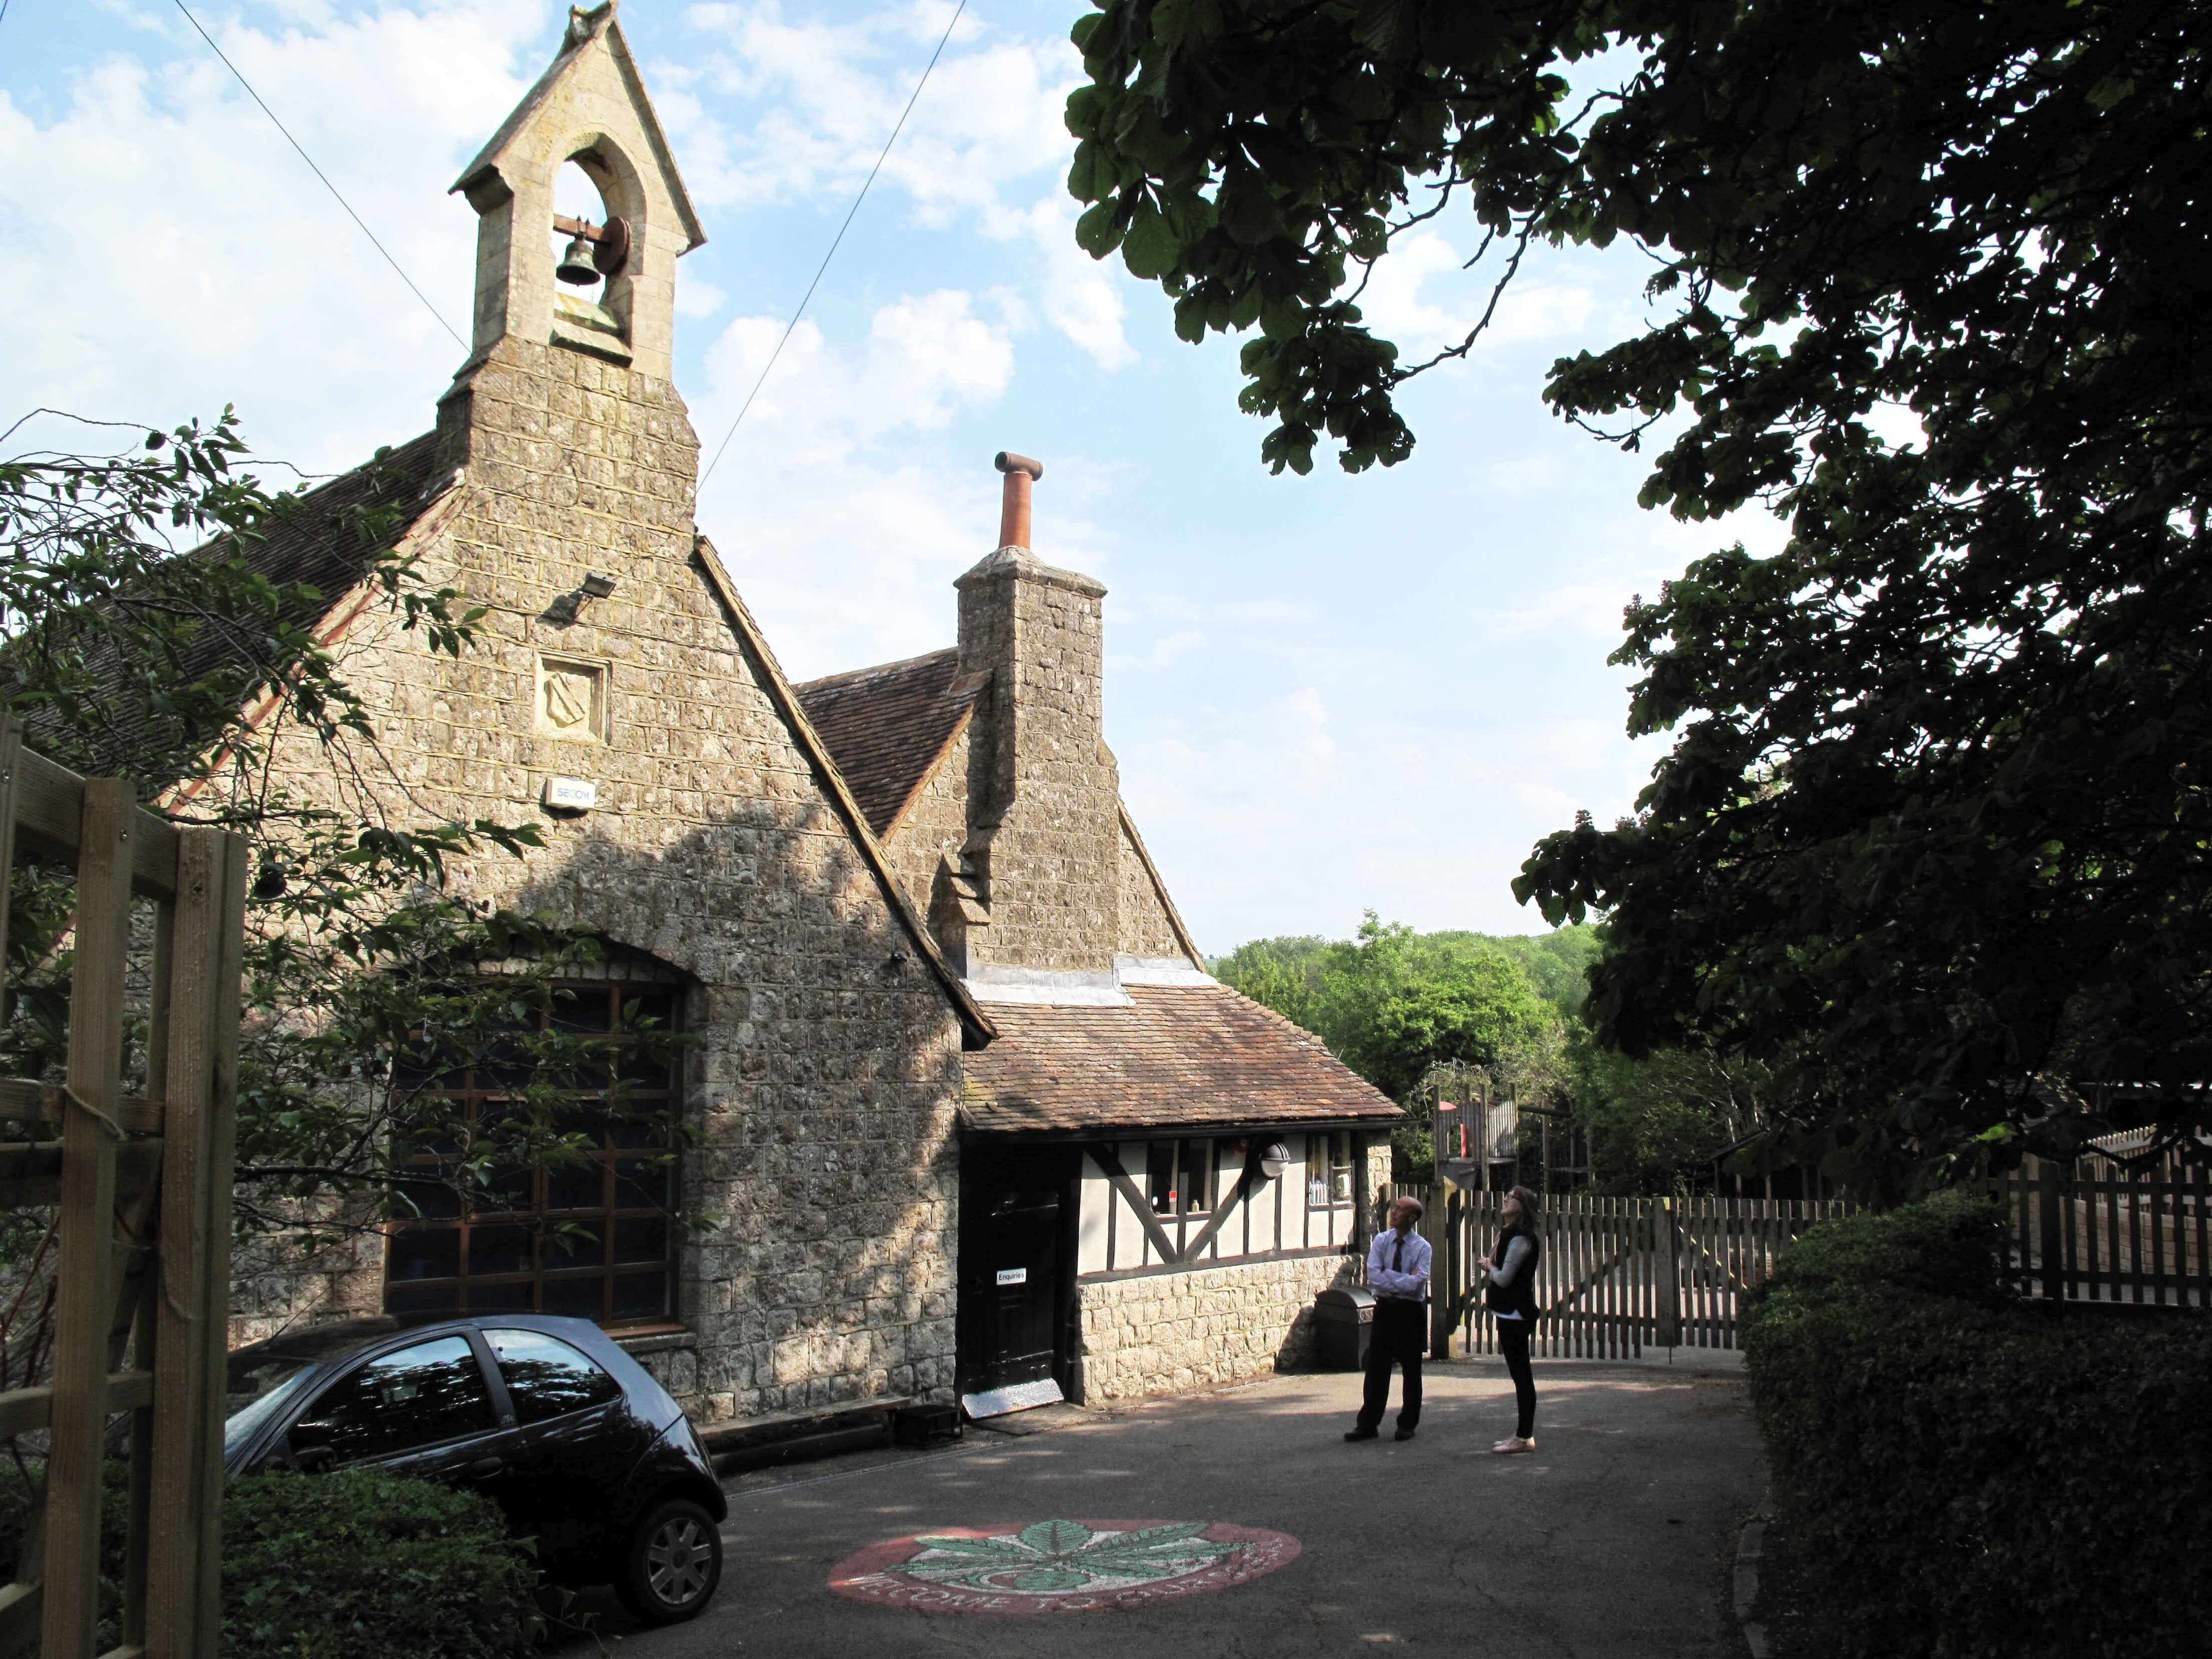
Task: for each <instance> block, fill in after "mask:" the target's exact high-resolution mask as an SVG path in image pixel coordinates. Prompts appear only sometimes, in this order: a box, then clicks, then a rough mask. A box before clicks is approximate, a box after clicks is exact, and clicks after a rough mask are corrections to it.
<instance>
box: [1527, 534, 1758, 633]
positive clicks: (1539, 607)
mask: <svg viewBox="0 0 2212 1659" xmlns="http://www.w3.org/2000/svg"><path fill="white" fill-rule="evenodd" d="M1788 533H1789V532H1788V530H1787V528H1786V527H1785V526H1784V525H1783V524H1782V523H1781V522H1780V521H1779V520H1777V519H1776V518H1775V517H1774V516H1773V515H1772V514H1771V513H1765V512H1762V511H1759V509H1757V508H1755V507H1747V508H1744V509H1742V510H1741V511H1739V512H1736V513H1730V514H1729V515H1728V516H1727V517H1726V518H1723V519H1719V520H1714V521H1712V522H1711V523H1706V524H1692V523H1686V522H1683V521H1680V520H1674V519H1670V518H1666V517H1663V516H1662V515H1660V514H1657V513H1638V514H1636V515H1634V516H1632V517H1626V518H1620V519H1615V520H1611V521H1610V522H1608V523H1607V525H1606V526H1604V527H1603V529H1602V530H1601V533H1600V534H1599V535H1598V536H1597V537H1596V538H1595V542H1594V545H1595V550H1594V551H1589V552H1586V553H1585V554H1584V555H1583V556H1582V557H1581V558H1580V559H1579V560H1577V562H1575V563H1574V564H1573V565H1572V567H1571V569H1570V570H1569V572H1568V574H1567V579H1566V580H1564V581H1560V582H1558V583H1555V584H1554V585H1553V586H1550V587H1547V588H1546V589H1544V590H1543V591H1542V592H1539V593H1538V594H1536V595H1535V596H1534V598H1533V599H1530V600H1529V601H1528V603H1526V604H1523V605H1516V606H1514V607H1512V608H1510V609H1509V610H1505V611H1499V612H1498V613H1497V614H1496V615H1495V616H1493V617H1492V618H1491V619H1490V625H1491V629H1492V632H1494V633H1496V634H1498V635H1506V636H1512V635H1534V634H1549V633H1566V634H1573V635H1580V636H1581V637H1582V638H1583V639H1586V640H1589V641H1601V642H1603V643H1604V644H1606V645H1607V646H1612V645H1617V644H1619V643H1620V637H1621V613H1622V612H1623V611H1625V610H1626V608H1627V605H1628V602H1629V601H1630V600H1631V599H1633V598H1635V597H1636V596H1637V595H1638V594H1641V595H1643V596H1644V598H1645V599H1656V598H1657V597H1658V593H1659V588H1660V585H1661V584H1662V583H1663V582H1667V581H1669V580H1673V579H1674V577H1676V576H1679V575H1680V574H1682V571H1683V570H1684V568H1686V567H1687V566H1688V564H1689V563H1690V562H1691V561H1692V559H1696V558H1700V557H1702V556H1705V554H1707V553H1711V552H1713V551H1715V550H1717V549H1719V548H1723V547H1726V546H1728V545H1729V544H1730V543H1732V542H1739V541H1740V542H1741V543H1742V544H1744V546H1745V547H1746V548H1747V549H1748V550H1750V551H1751V552H1752V553H1753V554H1754V555H1755V556H1759V557H1770V556H1772V555H1773V554H1775V553H1778V552H1779V551H1780V550H1781V549H1782V545H1783V543H1784V540H1785V539H1786V538H1787V536H1788Z"/></svg>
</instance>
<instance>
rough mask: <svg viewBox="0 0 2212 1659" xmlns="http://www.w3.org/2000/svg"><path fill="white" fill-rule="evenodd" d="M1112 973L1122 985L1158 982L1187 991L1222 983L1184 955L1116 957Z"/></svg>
mask: <svg viewBox="0 0 2212 1659" xmlns="http://www.w3.org/2000/svg"><path fill="white" fill-rule="evenodd" d="M1114 975H1115V978H1116V979H1118V980H1120V981H1121V983H1122V984H1124V985H1160V986H1167V987H1178V988H1182V989H1188V990H1199V989H1202V988H1203V987H1206V986H1209V985H1218V984H1220V983H1221V981H1219V980H1218V979H1216V978H1214V977H1213V975H1211V974H1209V973H1206V972H1205V971H1204V970H1203V969H1200V968H1197V967H1195V966H1194V965H1193V964H1192V963H1190V961H1189V960H1188V958H1186V957H1115V958H1114Z"/></svg>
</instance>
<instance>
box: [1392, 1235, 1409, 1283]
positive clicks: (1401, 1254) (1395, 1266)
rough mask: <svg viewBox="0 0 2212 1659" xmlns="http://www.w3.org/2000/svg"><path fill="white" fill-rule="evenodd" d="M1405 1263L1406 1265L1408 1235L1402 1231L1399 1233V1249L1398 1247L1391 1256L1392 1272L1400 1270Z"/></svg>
mask: <svg viewBox="0 0 2212 1659" xmlns="http://www.w3.org/2000/svg"><path fill="white" fill-rule="evenodd" d="M1405 1265H1406V1235H1405V1234H1403V1233H1400V1234H1399V1235H1398V1248H1397V1249H1396V1250H1395V1251H1394V1252H1393V1253H1392V1255H1391V1257H1390V1271H1391V1272H1392V1273H1396V1272H1398V1271H1400V1270H1401V1268H1403V1267H1405Z"/></svg>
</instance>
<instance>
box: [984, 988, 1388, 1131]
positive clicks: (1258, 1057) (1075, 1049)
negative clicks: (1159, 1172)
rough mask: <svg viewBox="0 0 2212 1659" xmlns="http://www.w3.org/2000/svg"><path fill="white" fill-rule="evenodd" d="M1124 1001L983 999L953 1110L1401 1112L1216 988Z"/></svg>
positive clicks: (1015, 1125)
mask: <svg viewBox="0 0 2212 1659" xmlns="http://www.w3.org/2000/svg"><path fill="white" fill-rule="evenodd" d="M1127 992H1128V996H1129V1001H1130V1006H1128V1007H1127V1008H1080V1007H1047V1006H1032V1005H1028V1004H1018V1003H994V1004H992V1005H991V1018H992V1019H993V1021H994V1023H995V1024H997V1025H998V1028H999V1036H998V1038H997V1040H996V1041H995V1042H993V1043H992V1044H991V1045H990V1046H989V1047H988V1048H982V1049H980V1050H977V1051H975V1052H973V1053H970V1054H966V1055H963V1062H964V1070H965V1073H966V1079H965V1082H964V1085H963V1096H964V1097H963V1103H962V1113H963V1116H964V1117H965V1118H966V1120H967V1121H968V1123H969V1127H973V1128H977V1129H983V1130H991V1131H998V1132H1012V1131H1022V1130H1029V1131H1040V1130H1042V1131H1054V1132H1066V1131H1069V1130H1134V1129H1148V1128H1155V1127H1161V1128H1174V1129H1176V1130H1182V1129H1187V1128H1189V1127H1196V1126H1203V1125H1207V1124H1218V1125H1221V1126H1224V1127H1227V1126H1229V1125H1232V1124H1261V1123H1269V1122H1280V1123H1291V1122H1322V1121H1344V1122H1352V1121H1370V1122H1371V1121H1377V1120H1389V1119H1394V1118H1398V1117H1401V1116H1403V1115H1404V1114H1403V1113H1402V1112H1401V1110H1400V1109H1399V1108H1398V1107H1396V1106H1395V1105H1393V1104H1392V1103H1391V1102H1390V1100H1389V1097H1387V1096H1385V1095H1384V1094H1383V1092H1382V1091H1380V1090H1377V1089H1376V1088H1375V1087H1373V1086H1372V1085H1370V1084H1368V1083H1366V1082H1364V1081H1363V1080H1362V1079H1360V1078H1359V1077H1358V1075H1357V1074H1356V1073H1353V1072H1352V1070H1351V1068H1350V1067H1348V1066H1346V1065H1345V1064H1344V1063H1343V1062H1342V1061H1341V1060H1338V1059H1337V1058H1336V1056H1335V1055H1334V1054H1330V1053H1329V1051H1328V1048H1327V1047H1326V1046H1325V1045H1324V1044H1323V1043H1322V1041H1321V1039H1320V1038H1319V1037H1317V1036H1314V1035H1313V1034H1312V1033H1311V1032H1310V1031H1307V1030H1303V1029H1301V1028H1300V1027H1298V1026H1296V1025H1293V1024H1291V1022H1290V1021H1288V1020H1286V1019H1285V1018H1283V1017H1282V1016H1281V1015H1280V1014H1278V1013H1276V1012H1274V1011H1273V1009H1270V1008H1266V1007H1262V1006H1261V1005H1260V1004H1258V1003H1256V1002H1254V1001H1252V1000H1250V999H1249V998H1248V997H1244V996H1240V995H1239V994H1237V993H1236V992H1235V991H1232V990H1231V989H1230V988H1229V987H1227V986H1225V985H1206V986H1176V987H1165V986H1148V985H1132V986H1129V987H1127Z"/></svg>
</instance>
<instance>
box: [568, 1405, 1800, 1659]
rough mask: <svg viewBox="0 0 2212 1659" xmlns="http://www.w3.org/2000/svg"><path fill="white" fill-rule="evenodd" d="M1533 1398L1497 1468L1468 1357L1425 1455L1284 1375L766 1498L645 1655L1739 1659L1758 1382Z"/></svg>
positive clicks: (872, 1459)
mask: <svg viewBox="0 0 2212 1659" xmlns="http://www.w3.org/2000/svg"><path fill="white" fill-rule="evenodd" d="M1537 1382H1538V1387H1539V1389H1540V1391H1541V1397H1542V1406H1541V1414H1540V1418H1539V1422H1538V1429H1537V1435H1538V1441H1539V1443H1540V1445H1541V1450H1540V1451H1539V1452H1538V1453H1536V1454H1535V1455H1530V1456H1524V1457H1494V1456H1492V1455H1490V1452H1489V1447H1490V1444H1491V1443H1492V1441H1493V1440H1494V1439H1496V1438H1497V1437H1498V1436H1499V1435H1501V1434H1503V1433H1505V1432H1507V1431H1510V1428H1511V1426H1512V1425H1511V1398H1512V1394H1511V1387H1510V1383H1508V1382H1507V1380H1506V1378H1505V1376H1504V1371H1503V1370H1502V1368H1500V1367H1499V1366H1498V1364H1497V1363H1496V1362H1494V1361H1487V1362H1486V1361H1466V1362H1460V1363H1457V1364H1449V1365H1438V1366H1432V1367H1431V1369H1430V1373H1429V1390H1428V1408H1427V1414H1426V1417H1425V1421H1424V1423H1423V1425H1422V1428H1421V1431H1420V1434H1419V1437H1417V1438H1416V1439H1414V1440H1413V1441H1410V1442H1407V1443H1404V1444H1399V1443H1395V1442H1394V1441H1393V1440H1391V1438H1390V1437H1389V1424H1388V1423H1387V1422H1386V1424H1385V1426H1384V1434H1383V1438H1382V1439H1381V1440H1379V1441H1373V1442H1367V1443H1359V1444H1346V1443H1345V1442H1344V1441H1343V1440H1342V1439H1341V1438H1340V1435H1341V1433H1342V1431H1344V1429H1346V1427H1348V1426H1349V1425H1350V1421H1351V1418H1352V1411H1353V1409H1354V1407H1355V1406H1356V1405H1357V1402H1358V1378H1357V1377H1356V1376H1335V1375H1331V1376H1283V1377H1276V1378H1273V1379H1271V1380H1269V1381H1267V1382H1266V1383H1260V1384H1258V1385H1255V1386H1253V1387H1249V1388H1245V1389H1235V1390H1230V1391H1225V1392H1223V1393H1219V1394H1215V1395H1204V1396H1198V1397H1192V1398H1185V1399H1179V1400H1172V1401H1161V1402H1158V1403H1154V1404H1150V1405H1146V1406H1143V1407H1137V1408H1134V1409H1130V1410H1126V1411H1121V1412H1116V1413H1110V1414H1109V1413H1099V1414H1091V1413H1077V1412H1074V1411H1073V1410H1072V1409H1062V1410H1061V1411H1060V1412H1059V1413H1057V1420H1056V1421H1055V1420H1051V1419H1047V1420H1046V1421H1043V1422H1037V1423H1034V1424H1024V1422H1023V1421H1022V1419H1007V1423H1008V1426H1009V1427H1010V1428H1014V1429H1025V1428H1034V1429H1036V1430H1039V1431H1035V1432H1026V1433H1023V1434H1020V1435H1018V1436H1008V1435H1002V1434H995V1433H992V1432H990V1431H981V1430H976V1429H972V1428H971V1429H970V1431H969V1439H968V1441H967V1442H966V1443H964V1444H963V1445H961V1446H959V1447H958V1448H957V1449H951V1450H949V1451H938V1452H934V1453H930V1454H904V1455H893V1454H880V1455H874V1456H864V1457H863V1458H861V1459H857V1460H848V1461H846V1462H830V1463H818V1464H813V1465H810V1466H805V1467H802V1468H796V1469H791V1470H786V1471H781V1472H779V1473H778V1474H775V1475H773V1476H762V1475H756V1476H751V1477H748V1478H747V1479H746V1480H741V1481H739V1482H737V1483H735V1484H734V1485H733V1486H732V1497H731V1513H730V1518H729V1521H728V1523H727V1524H726V1527H725V1528H724V1529H723V1537H724V1540H725V1547H726V1552H727V1563H728V1565H727V1568H726V1573H725V1577H724V1578H723V1582H722V1589H721V1592H720V1595H719V1596H718V1597H717V1598H716V1600H715V1602H714V1606H713V1607H710V1608H709V1609H708V1612H707V1613H705V1614H704V1615H703V1616H702V1617H701V1618H700V1619H699V1620H696V1621H695V1622H694V1623H692V1624H690V1625H686V1626H678V1627H676V1628H674V1629H671V1630H666V1631H650V1632H636V1633H635V1634H627V1635H626V1636H625V1639H624V1641H623V1644H622V1651H623V1653H624V1654H625V1655H626V1656H635V1659H705V1656H708V1655H713V1656H732V1655H762V1656H775V1659H783V1656H792V1659H803V1656H814V1655H821V1656H833V1655H834V1656H837V1659H851V1656H855V1655H859V1656H869V1659H876V1656H882V1659H899V1656H906V1655H933V1654H939V1653H945V1654H987V1655H996V1654H1006V1655H1010V1656H1011V1655H1016V1654H1020V1655H1030V1654H1037V1653H1043V1654H1046V1655H1048V1656H1049V1659H1092V1656H1098V1659H1139V1656H1151V1655H1154V1654H1158V1655H1163V1656H1165V1655H1174V1656H1177V1659H1208V1656H1223V1659H1227V1656H1240V1659H1241V1656H1254V1659H1257V1656H1262V1655H1265V1656H1275V1655H1281V1654H1290V1653H1320V1654H1352V1653H1366V1652H1370V1651H1372V1650H1373V1649H1374V1648H1375V1647H1376V1646H1383V1645H1395V1646H1407V1647H1422V1646H1425V1647H1429V1648H1432V1649H1436V1650H1440V1651H1449V1652H1453V1653H1467V1654H1492V1653H1494V1654H1498V1655H1500V1656H1505V1655H1510V1656H1514V1659H1536V1656H1549V1655H1562V1656H1612V1655H1619V1656H1623V1659H1626V1656H1637V1659H1662V1656H1670V1655H1680V1656H1699V1659H1704V1656H1722V1655H1727V1656H1736V1655H1740V1654H1741V1652H1742V1651H1743V1648H1742V1644H1741V1638H1739V1637H1738V1635H1737V1634H1736V1632H1735V1627H1734V1626H1733V1625H1732V1624H1731V1623H1730V1622H1729V1620H1727V1618H1726V1616H1725V1607H1724V1601H1723V1578H1724V1574H1725V1568H1726V1556H1727V1552H1728V1549H1729V1541H1730V1537H1731V1535H1732V1532H1733V1529H1734V1528H1735V1524H1736V1522H1738V1521H1740V1520H1741V1518H1742V1516H1744V1514H1745V1513H1746V1512H1747V1510H1749V1509H1750V1508H1751V1506H1752V1505H1753V1503H1754V1502H1755V1501H1756V1499H1757V1497H1758V1486H1759V1454H1758V1449H1757V1446H1756V1443H1755V1442H1754V1439H1753V1434H1752V1430H1751V1425H1750V1421H1749V1419H1748V1418H1747V1415H1746V1413H1745V1410H1744V1389H1743V1382H1742V1377H1741V1372H1735V1371H1698V1370H1689V1369H1686V1368H1676V1369H1672V1370H1669V1369H1666V1368H1662V1367H1636V1366H1618V1367H1615V1366H1604V1365H1598V1364H1569V1363H1554V1364H1548V1365H1547V1364H1545V1363H1544V1362H1541V1361H1539V1362H1538V1368H1537ZM1049 1522H1068V1523H1072V1524H1070V1525H1066V1526H1060V1527H1053V1526H1049V1525H1045V1524H1041V1523H1049ZM1201 1528H1203V1529H1201ZM994 1534H996V1535H997V1537H998V1539H999V1541H997V1542H993V1541H992V1536H993V1535H994ZM930 1537H934V1538H937V1539H939V1543H937V1544H927V1543H923V1542H921V1540H922V1539H926V1538H930ZM1285 1540H1287V1541H1288V1542H1285ZM833 1578H834V1579H836V1580H837V1581H838V1586H839V1587H838V1588H836V1589H832V1587H831V1581H832V1580H833ZM1071 1587H1073V1588H1071ZM1036 1590H1042V1591H1043V1592H1045V1593H1043V1594H1033V1593H1026V1592H1028V1591H1036ZM610 1606H611V1604H610ZM1074 1607H1080V1608H1081V1609H1082V1610H1071V1609H1072V1608H1074ZM602 1628H603V1629H604V1630H605V1631H606V1632H607V1633H609V1634H614V1633H616V1632H626V1631H627V1628H628V1627H627V1621H626V1620H624V1619H623V1616H622V1614H621V1613H620V1612H619V1610H618V1609H612V1610H609V1611H607V1612H605V1614H604V1616H603V1620H602Z"/></svg>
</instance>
